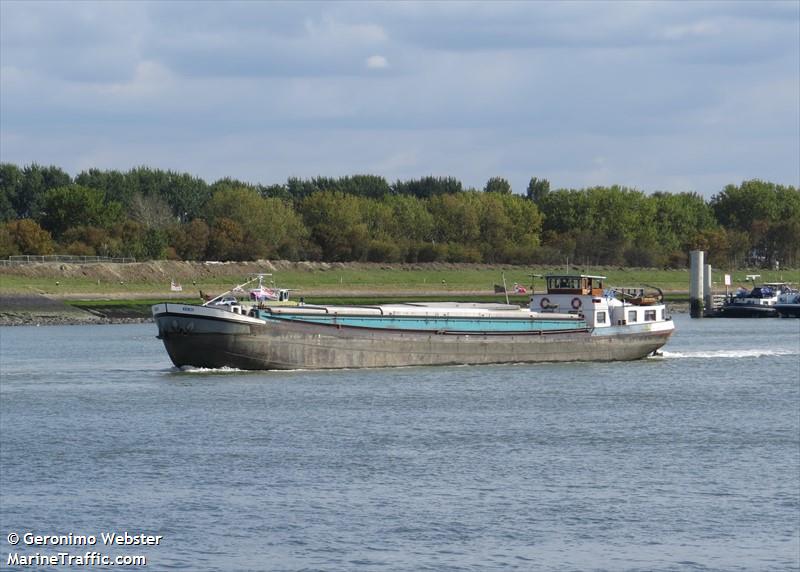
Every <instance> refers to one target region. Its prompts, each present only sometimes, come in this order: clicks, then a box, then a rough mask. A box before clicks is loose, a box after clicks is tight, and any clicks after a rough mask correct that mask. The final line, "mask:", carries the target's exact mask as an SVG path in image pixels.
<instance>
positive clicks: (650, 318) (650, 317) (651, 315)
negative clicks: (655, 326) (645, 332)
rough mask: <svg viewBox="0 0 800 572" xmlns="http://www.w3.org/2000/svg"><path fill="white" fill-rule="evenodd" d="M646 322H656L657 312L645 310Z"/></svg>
mask: <svg viewBox="0 0 800 572" xmlns="http://www.w3.org/2000/svg"><path fill="white" fill-rule="evenodd" d="M644 321H645V322H655V321H656V311H655V310H645V311H644Z"/></svg>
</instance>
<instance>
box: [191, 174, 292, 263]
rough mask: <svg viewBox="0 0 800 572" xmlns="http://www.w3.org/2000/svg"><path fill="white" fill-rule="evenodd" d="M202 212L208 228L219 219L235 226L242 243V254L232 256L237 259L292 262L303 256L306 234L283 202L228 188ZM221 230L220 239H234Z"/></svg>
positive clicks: (250, 190)
mask: <svg viewBox="0 0 800 572" xmlns="http://www.w3.org/2000/svg"><path fill="white" fill-rule="evenodd" d="M206 212H207V214H208V217H209V222H210V223H211V225H212V227H214V226H215V222H216V221H217V220H218V219H220V218H226V219H229V220H231V221H234V222H236V223H237V225H238V227H239V228H240V229H241V231H242V233H243V235H242V240H243V242H244V244H242V250H241V251H240V252H237V253H236V256H237V257H238V259H247V260H255V259H257V258H267V257H275V256H286V257H292V258H294V257H297V256H298V255H299V254H300V253H301V252H303V248H304V242H305V240H306V239H307V236H308V231H307V229H306V228H305V226H304V225H303V223H302V221H301V220H300V218H299V216H298V215H297V213H295V211H294V210H293V209H292V207H291V205H290V204H289V203H287V202H285V201H282V200H280V199H273V198H266V199H265V198H263V197H262V196H261V195H260V194H258V192H256V191H255V190H252V189H247V188H238V189H236V188H232V189H225V190H222V191H218V192H217V193H215V194H214V195H213V196H212V197H211V200H210V201H209V202H208V205H207V207H206ZM228 226H229V225H228ZM222 230H224V231H225V232H223V234H224V236H227V237H232V236H234V233H232V232H228V230H230V229H229V228H228V227H226V228H225V229H222ZM222 230H221V231H220V232H222ZM213 232H214V231H213V230H212V234H213Z"/></svg>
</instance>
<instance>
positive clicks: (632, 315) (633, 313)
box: [628, 310, 636, 323]
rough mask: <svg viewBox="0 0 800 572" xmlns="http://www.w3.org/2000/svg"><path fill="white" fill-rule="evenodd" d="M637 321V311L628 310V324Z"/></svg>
mask: <svg viewBox="0 0 800 572" xmlns="http://www.w3.org/2000/svg"><path fill="white" fill-rule="evenodd" d="M635 321H636V310H628V322H631V323H633V322H635Z"/></svg>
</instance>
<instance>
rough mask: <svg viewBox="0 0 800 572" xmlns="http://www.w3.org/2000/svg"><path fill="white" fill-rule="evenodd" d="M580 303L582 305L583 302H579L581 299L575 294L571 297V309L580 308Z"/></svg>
mask: <svg viewBox="0 0 800 572" xmlns="http://www.w3.org/2000/svg"><path fill="white" fill-rule="evenodd" d="M582 305H583V303H582V302H581V299H580V298H578V297H577V296H576V297H575V298H573V299H572V309H573V310H580V309H581V306H582Z"/></svg>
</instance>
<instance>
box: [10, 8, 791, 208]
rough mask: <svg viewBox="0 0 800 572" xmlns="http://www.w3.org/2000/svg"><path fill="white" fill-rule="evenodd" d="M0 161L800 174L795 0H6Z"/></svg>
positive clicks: (476, 176)
mask: <svg viewBox="0 0 800 572" xmlns="http://www.w3.org/2000/svg"><path fill="white" fill-rule="evenodd" d="M0 161H2V162H11V163H16V164H18V165H20V166H22V165H26V164H29V163H32V162H36V163H39V164H42V165H57V166H59V167H61V168H63V169H65V170H66V171H67V172H69V173H70V174H72V175H76V174H77V173H79V172H80V171H82V170H84V169H89V168H100V169H120V170H128V169H130V168H132V167H135V166H139V165H146V166H150V167H154V168H161V169H171V170H175V171H179V172H188V173H191V174H193V175H196V176H199V177H202V178H204V179H205V180H207V181H208V182H212V181H214V180H217V179H219V178H223V177H233V178H237V179H240V180H243V181H248V182H252V183H262V184H265V185H269V184H274V183H282V182H285V181H286V179H287V178H288V177H302V178H310V177H315V176H329V177H338V176H344V175H353V174H374V175H380V176H383V177H385V178H386V179H387V180H389V181H390V182H393V181H395V180H397V179H402V180H407V179H412V178H419V177H423V176H427V175H434V176H452V177H455V178H457V179H459V180H461V181H462V182H463V184H464V185H465V186H467V187H475V188H483V187H484V185H485V184H486V181H487V180H488V179H489V178H490V177H504V178H506V179H507V180H509V181H510V182H511V185H512V188H513V189H514V191H515V192H518V193H524V192H525V189H526V187H527V184H528V181H529V180H530V178H531V177H538V178H540V179H541V178H545V179H548V180H549V181H550V183H551V187H552V188H584V187H589V186H595V185H611V184H619V185H624V186H627V187H633V188H637V189H640V190H643V191H645V192H653V191H669V192H684V191H693V192H698V193H700V194H702V195H704V196H707V197H710V196H711V195H713V194H714V193H718V192H719V191H721V190H722V189H723V188H724V186H725V185H727V184H730V183H733V184H738V183H740V182H741V181H743V180H748V179H755V178H758V179H763V180H768V181H772V182H775V183H780V184H785V185H793V186H800V1H798V0H791V1H785V2H748V1H735V2H721V1H713V2H683V1H681V2H669V1H660V2H644V1H636V2H622V1H620V2H580V1H560V2H544V1H542V2H534V1H531V2H455V1H447V2H366V1H363V2H323V3H316V2H287V3H283V2H258V1H249V2H238V3H237V2H224V3H223V2H189V1H182V2H178V1H172V2H166V1H165V2H67V1H59V2H41V1H38V2H28V1H26V2H16V1H8V0H0Z"/></svg>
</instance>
